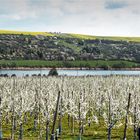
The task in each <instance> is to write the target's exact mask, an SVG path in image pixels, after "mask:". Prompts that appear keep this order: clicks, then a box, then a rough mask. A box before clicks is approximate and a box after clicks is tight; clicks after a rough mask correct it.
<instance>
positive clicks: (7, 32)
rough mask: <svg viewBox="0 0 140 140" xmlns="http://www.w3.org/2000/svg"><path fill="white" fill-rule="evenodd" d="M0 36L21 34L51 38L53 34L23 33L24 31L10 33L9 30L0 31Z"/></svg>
mask: <svg viewBox="0 0 140 140" xmlns="http://www.w3.org/2000/svg"><path fill="white" fill-rule="evenodd" d="M0 34H18V35H20V34H23V35H44V36H53V34H51V33H48V32H24V31H10V30H0Z"/></svg>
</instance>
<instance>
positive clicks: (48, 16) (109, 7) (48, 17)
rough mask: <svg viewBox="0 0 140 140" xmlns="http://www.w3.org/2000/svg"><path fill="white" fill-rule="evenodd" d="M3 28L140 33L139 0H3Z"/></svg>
mask: <svg viewBox="0 0 140 140" xmlns="http://www.w3.org/2000/svg"><path fill="white" fill-rule="evenodd" d="M0 29H1V30H17V31H43V32H62V33H79V34H89V35H97V36H139V37H140V0H0Z"/></svg>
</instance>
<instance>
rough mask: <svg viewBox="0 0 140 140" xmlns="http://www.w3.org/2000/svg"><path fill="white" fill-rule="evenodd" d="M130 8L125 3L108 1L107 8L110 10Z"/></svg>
mask: <svg viewBox="0 0 140 140" xmlns="http://www.w3.org/2000/svg"><path fill="white" fill-rule="evenodd" d="M126 6H128V4H127V3H126V2H124V1H107V2H106V5H105V8H106V9H110V10H115V9H120V8H124V7H126Z"/></svg>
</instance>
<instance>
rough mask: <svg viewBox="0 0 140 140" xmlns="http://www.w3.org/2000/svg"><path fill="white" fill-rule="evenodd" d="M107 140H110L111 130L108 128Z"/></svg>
mask: <svg viewBox="0 0 140 140" xmlns="http://www.w3.org/2000/svg"><path fill="white" fill-rule="evenodd" d="M108 140H111V128H110V127H109V128H108Z"/></svg>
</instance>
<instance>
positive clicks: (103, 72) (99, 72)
mask: <svg viewBox="0 0 140 140" xmlns="http://www.w3.org/2000/svg"><path fill="white" fill-rule="evenodd" d="M57 71H58V74H59V75H67V76H84V75H115V74H117V75H140V71H124V70H57ZM48 73H49V70H0V74H8V75H9V76H11V75H12V74H16V75H17V76H25V75H26V74H28V75H29V76H31V75H32V74H41V75H43V74H46V75H47V74H48Z"/></svg>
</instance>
